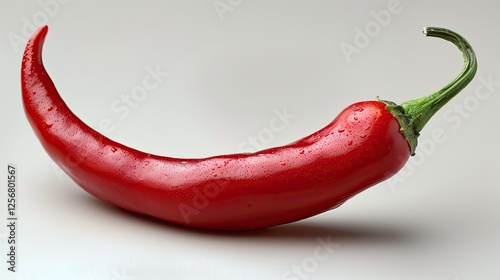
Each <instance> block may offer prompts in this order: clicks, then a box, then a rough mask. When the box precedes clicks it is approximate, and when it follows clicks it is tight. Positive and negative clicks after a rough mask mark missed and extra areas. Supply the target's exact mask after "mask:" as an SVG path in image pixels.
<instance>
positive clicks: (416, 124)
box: [381, 27, 477, 155]
mask: <svg viewBox="0 0 500 280" xmlns="http://www.w3.org/2000/svg"><path fill="white" fill-rule="evenodd" d="M423 33H424V35H426V36H430V37H438V38H442V39H445V40H447V41H450V42H452V43H453V44H455V45H456V46H457V47H458V49H459V50H460V51H461V52H462V54H463V57H464V65H463V67H462V70H461V71H460V73H459V74H458V75H457V76H456V77H455V79H454V80H453V81H451V82H450V83H449V84H447V85H446V86H444V87H443V88H441V89H439V90H438V91H436V92H434V93H432V94H430V95H428V96H425V97H422V98H418V99H414V100H410V101H406V102H403V103H401V105H397V104H395V103H393V102H390V101H383V100H381V101H382V102H385V103H386V104H387V109H388V110H389V111H390V112H391V113H392V114H393V115H394V117H395V118H396V119H397V120H398V121H399V123H400V125H401V132H402V133H403V135H404V136H405V138H406V140H407V141H408V144H409V145H410V150H411V155H415V149H416V147H417V138H418V136H419V134H420V131H422V129H423V127H424V126H425V124H426V123H427V122H428V121H429V120H430V119H431V117H432V116H433V115H434V114H435V113H436V112H437V111H438V110H439V109H441V107H443V106H444V105H445V104H446V103H448V101H450V100H451V99H452V98H453V97H455V95H457V94H458V93H459V92H460V91H461V90H462V89H463V88H465V86H467V84H469V83H470V82H471V81H472V79H473V78H474V75H475V74H476V71H477V61H476V55H475V53H474V50H473V49H472V47H471V46H470V44H469V43H468V42H467V40H465V39H464V38H463V37H462V36H460V35H459V34H457V33H455V32H453V31H451V30H448V29H445V28H439V27H425V28H424V30H423Z"/></svg>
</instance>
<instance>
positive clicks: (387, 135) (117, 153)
mask: <svg viewBox="0 0 500 280" xmlns="http://www.w3.org/2000/svg"><path fill="white" fill-rule="evenodd" d="M47 30H48V28H47V26H44V27H42V28H40V29H39V30H38V31H37V32H36V33H35V34H34V35H33V37H32V38H31V39H30V40H29V42H28V44H27V47H26V50H25V53H24V57H23V61H22V69H21V77H22V79H21V81H22V92H23V102H24V109H25V112H26V116H27V118H28V120H29V122H30V124H31V126H32V127H33V130H34V131H35V133H36V135H37V136H38V138H39V139H40V141H41V143H42V145H43V147H44V148H45V150H46V151H47V153H48V154H49V155H50V157H51V158H52V159H53V160H54V161H55V162H56V163H57V164H58V165H59V166H60V167H61V168H62V169H63V170H64V171H65V172H66V173H67V174H68V175H69V176H70V177H71V178H72V179H73V180H74V181H75V182H76V183H77V184H78V185H80V186H81V187H82V188H83V189H84V190H86V191H87V192H88V193H90V194H91V195H93V196H95V197H97V198H99V199H102V200H104V201H106V202H109V203H111V204H113V205H115V206H118V207H120V208H123V209H127V210H130V211H133V212H137V213H141V214H145V215H149V216H153V217H156V218H159V219H162V220H165V221H168V222H172V223H176V224H182V225H187V226H191V227H196V228H205V229H223V230H244V229H259V228H265V227H271V226H275V225H280V224H285V223H290V222H294V221H298V220H301V219H305V218H308V217H311V216H314V215H316V214H319V213H322V212H325V211H327V210H330V209H333V208H336V207H338V206H340V205H341V204H342V203H344V202H345V201H346V200H348V199H349V198H351V197H353V196H354V195H356V194H358V193H359V192H361V191H363V190H365V189H367V188H368V187H370V186H372V185H374V184H377V183H379V182H381V181H383V180H385V179H387V178H389V177H391V176H392V175H394V174H395V173H396V172H398V171H399V170H400V169H401V168H402V167H403V165H404V164H405V163H406V161H407V160H408V158H409V156H410V155H412V154H414V152H415V148H416V145H417V136H418V135H419V132H420V131H421V130H422V128H423V126H424V125H425V124H426V123H427V121H428V120H429V119H430V118H431V117H432V115H433V114H434V113H435V112H436V111H437V110H439V108H441V107H442V106H443V105H444V104H446V103H447V102H448V101H449V100H450V99H451V98H452V97H453V96H455V95H456V94H457V93H458V92H460V91H461V90H462V89H463V88H464V87H465V86H466V85H467V84H468V83H469V82H470V81H471V80H472V79H473V77H474V75H475V73H476V69H477V63H476V58H475V54H474V52H473V50H472V48H471V47H470V45H469V44H468V43H467V41H466V40H465V39H464V38H462V37H461V36H460V35H458V34H456V33H455V32H452V31H450V30H447V29H443V28H425V29H424V34H426V35H428V36H434V37H440V38H443V39H445V40H448V41H450V42H452V43H454V44H455V45H456V46H457V47H458V48H459V49H460V50H461V51H462V53H463V56H464V67H463V69H462V71H461V72H460V74H459V75H458V76H457V77H456V78H455V79H454V80H453V81H452V82H451V83H450V84H448V85H447V86H445V87H444V88H443V89H441V90H439V91H437V92H436V93H433V94H431V95H429V96H427V97H424V98H420V99H416V100H413V101H409V102H405V103H402V104H401V105H396V104H394V103H392V102H388V101H380V100H377V101H365V102H359V103H355V104H353V105H350V106H348V107H347V108H345V109H344V110H343V111H342V112H341V113H340V114H339V115H338V116H337V117H336V118H335V119H334V120H333V121H332V122H331V123H330V124H328V125H327V126H326V127H324V128H322V129H321V130H319V131H317V132H315V133H313V134H311V135H309V136H307V137H304V138H302V139H300V140H298V141H296V142H293V143H291V144H289V145H286V146H281V147H275V148H270V149H266V150H262V151H258V152H255V153H248V154H231V155H221V156H214V157H209V158H200V159H181V158H171V157H163V156H158V155H152V154H149V153H145V152H141V151H138V150H135V149H132V148H130V147H127V146H125V145H123V144H120V143H117V142H115V141H112V140H110V139H108V138H106V137H105V136H103V135H101V134H100V133H98V132H97V131H95V130H93V129H92V128H90V127H89V126H87V125H85V124H84V123H83V122H82V121H81V120H80V119H79V118H78V117H77V116H75V115H74V114H73V113H72V112H71V110H70V109H69V108H68V107H67V106H66V104H65V103H64V101H63V100H62V99H61V97H60V95H59V93H58V92H57V90H56V87H55V86H54V84H53V82H52V80H51V79H50V77H49V75H48V74H47V72H46V71H45V68H44V66H43V62H42V57H41V53H42V46H43V42H44V40H45V36H46V34H47Z"/></svg>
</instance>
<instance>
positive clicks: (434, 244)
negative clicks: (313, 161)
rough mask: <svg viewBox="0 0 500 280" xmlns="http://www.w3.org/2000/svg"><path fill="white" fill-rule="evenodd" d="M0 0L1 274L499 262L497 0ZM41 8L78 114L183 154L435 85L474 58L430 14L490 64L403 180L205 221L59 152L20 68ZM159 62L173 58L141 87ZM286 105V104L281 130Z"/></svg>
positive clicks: (408, 271)
mask: <svg viewBox="0 0 500 280" xmlns="http://www.w3.org/2000/svg"><path fill="white" fill-rule="evenodd" d="M0 3H1V7H0V38H1V39H0V94H1V100H0V106H1V108H0V114H1V115H0V130H1V138H0V141H1V142H0V143H1V145H0V153H1V162H0V165H1V168H0V170H3V171H2V172H3V174H2V175H1V176H0V178H2V179H0V180H3V181H4V182H2V183H1V184H0V186H3V187H1V188H0V201H1V202H0V213H1V214H0V225H2V226H0V278H1V279H105V280H126V279H127V280H130V279H134V280H136V279H370V280H375V279H408V280H409V279H427V280H430V279H439V280H465V279H500V269H499V268H498V260H499V259H500V240H499V236H500V203H499V201H500V188H499V187H500V186H499V183H498V181H499V180H498V178H499V177H498V173H499V171H500V164H499V160H498V157H499V155H500V152H499V149H498V139H499V136H500V135H499V132H498V121H499V112H498V108H499V106H500V96H499V93H500V67H499V65H500V55H499V50H500V46H499V39H498V38H499V32H498V26H500V19H498V9H499V8H500V5H499V4H498V3H499V2H497V1H492V0H491V1H486V0H484V1H451V0H450V1H416V0H415V1H410V0H400V1H396V0H391V1H389V0H377V1H319V0H318V1H293V0H288V1H269V0H268V1H249V0H220V1H213V0H203V1H200V0H199V1H180V0H178V1H117V0H114V1H95V0H92V1H83V0H65V1H63V0H60V1H59V2H58V1H56V0H40V1H6V0H2V1H1V2H0ZM387 13H389V14H390V17H385V18H384V17H382V15H387ZM377 15H378V16H377ZM377 17H378V18H377ZM43 24H48V25H49V33H48V35H47V38H46V43H45V47H44V54H43V56H44V62H45V66H46V68H47V71H48V72H49V73H50V75H51V77H52V78H53V80H54V82H55V84H56V86H57V87H58V89H59V91H60V93H61V95H62V97H63V98H64V100H65V101H66V102H67V104H68V106H69V107H70V108H71V109H72V110H73V111H74V113H75V114H76V115H78V116H79V117H80V118H81V119H82V120H83V121H84V122H86V123H87V124H89V125H90V126H92V127H93V128H95V129H97V130H99V131H101V132H103V133H104V134H105V135H106V136H108V137H110V138H112V139H114V140H117V141H119V142H122V143H124V144H126V145H128V146H131V147H134V148H137V149H140V150H143V151H147V152H150V153H155V154H160V155H168V156H175V157H205V156H210V155H216V154H224V153H235V152H239V151H241V149H242V148H245V149H247V150H248V149H249V148H252V149H258V148H264V147H272V146H277V145H283V144H287V143H289V142H292V141H295V140H296V139H299V138H301V137H303V136H306V135H308V134H310V133H312V132H314V131H316V130H318V129H320V128H321V127H323V126H324V125H326V124H327V123H329V122H330V121H331V120H333V118H334V117H335V116H336V115H337V113H338V112H339V111H340V110H342V109H343V108H344V107H346V106H347V105H349V104H351V103H354V102H357V101H361V100H372V99H374V98H375V97H376V96H380V97H381V98H383V99H389V100H392V101H395V102H398V103H400V102H403V101H406V100H409V99H413V98H417V97H420V96H424V95H427V94H429V93H431V92H433V91H435V90H437V89H439V88H440V87H441V86H443V85H445V84H446V83H448V82H449V81H451V79H453V78H454V76H455V75H456V74H457V73H458V72H459V71H460V69H461V67H462V56H461V54H460V52H459V51H458V50H457V49H456V47H455V46H454V45H453V44H451V43H449V42H446V41H444V40H442V39H437V38H426V37H424V36H423V35H422V33H421V30H422V28H423V27H424V26H441V27H446V28H450V29H453V30H455V31H457V32H458V33H460V34H462V35H463V36H464V37H466V38H467V39H468V41H469V42H470V43H471V45H472V46H473V47H474V49H475V51H476V53H477V56H478V61H479V69H478V72H477V75H476V79H475V80H473V81H472V82H471V84H470V85H469V86H468V87H467V88H466V89H465V90H464V91H463V92H462V93H461V94H460V95H459V96H457V97H456V98H455V99H453V100H452V101H451V102H450V103H449V104H448V105H446V106H445V107H444V108H443V109H442V110H441V111H440V112H439V113H438V114H436V115H435V116H434V118H433V119H432V120H431V121H430V122H429V123H428V124H427V126H426V128H424V130H423V131H422V134H421V136H420V141H421V147H420V149H419V150H417V156H415V157H413V158H412V159H411V160H410V161H409V162H408V164H407V165H406V166H405V168H403V170H402V171H401V172H400V173H399V174H398V175H396V177H394V178H393V179H391V180H389V181H386V182H383V183H381V184H379V185H377V186H375V187H373V188H370V189H369V190H367V191H365V192H363V193H362V194H360V195H358V196H356V197H355V198H353V199H352V200H350V201H349V202H347V203H346V204H344V205H343V206H342V207H340V208H338V209H336V210H334V211H330V212H327V213H324V214H322V215H319V216H316V217H312V218H310V219H307V220H304V221H300V222H297V223H293V224H290V225H285V226H279V227H275V228H271V229H267V230H262V231H252V232H207V231H200V230H191V229H188V228H184V227H179V226H174V225H170V224H167V223H164V222H161V221H157V220H153V219H150V218H147V217H143V216H138V215H134V214H130V213H127V212H124V211H122V210H119V209H116V208H115V207H113V206H110V205H108V204H106V203H104V202H101V201H99V200H97V199H95V198H93V197H91V196H90V195H88V194H86V193H85V192H84V191H83V190H81V189H80V188H79V187H78V186H77V185H76V184H75V183H73V182H72V181H71V180H70V179H69V178H68V177H67V176H66V175H64V174H63V173H62V172H61V171H60V170H59V169H58V168H57V167H56V166H55V165H54V164H53V163H52V161H51V160H50V159H49V157H48V156H47V155H46V153H45V151H44V150H43V149H42V147H41V145H40V144H39V142H38V140H37V139H36V137H35V135H34V133H33V132H32V130H31V128H30V126H29V124H28V122H27V120H26V118H25V116H24V112H23V108H22V103H21V91H20V79H19V76H20V65H21V57H22V51H23V49H24V44H25V43H26V41H27V36H30V35H31V33H33V32H34V28H37V27H38V26H40V25H43ZM361 33H363V34H365V35H362V34H361ZM363 36H367V37H365V38H363ZM363 39H364V40H363ZM347 45H350V46H352V48H356V52H354V53H350V54H349V53H345V52H344V51H343V50H342V48H341V46H344V47H345V46H347ZM148 69H157V70H159V71H160V72H162V75H163V76H161V77H160V78H159V79H158V83H157V85H156V87H155V88H154V89H152V90H149V91H148V92H147V95H146V96H142V97H141V98H139V100H133V99H132V101H133V102H132V103H130V104H132V105H126V103H124V102H123V101H122V100H123V98H126V97H127V96H128V97H129V98H132V97H133V96H132V97H131V93H132V91H133V89H134V88H136V87H137V86H141V85H142V80H143V79H144V78H145V77H146V76H147V75H150V74H149V72H148ZM167 72H168V77H166V76H167V75H166V74H165V73H167ZM123 96H125V97H123ZM124 106H125V107H124ZM132 107H134V108H132ZM125 110H127V113H125ZM276 111H278V112H283V111H286V113H287V114H289V115H290V118H289V119H287V121H286V122H285V123H283V129H280V130H279V131H272V130H270V126H269V123H270V121H271V120H273V118H276V117H277V115H276ZM106 119H108V120H109V121H111V122H112V127H111V128H112V129H108V130H106V131H104V129H103V128H102V126H101V125H100V123H101V122H102V121H103V120H106ZM269 131H271V132H272V133H271V134H270V133H269ZM436 131H437V132H436ZM434 133H441V134H443V136H442V137H441V138H439V139H434V138H432V135H433V134H434ZM249 137H255V138H256V139H257V144H258V146H255V145H254V146H252V145H250V144H248V143H249ZM422 143H426V144H425V145H424V144H422ZM9 163H12V164H15V165H16V166H17V169H18V175H19V177H18V178H19V181H18V187H17V196H18V204H17V216H18V218H19V220H18V221H17V223H18V228H17V230H18V231H17V235H16V237H17V242H18V251H17V258H18V259H17V260H18V262H17V264H16V269H17V272H16V273H12V272H9V271H7V267H8V265H7V262H6V261H7V256H6V254H7V248H8V244H7V240H8V236H9V233H8V231H7V227H6V225H7V205H6V204H7V190H6V185H7V182H6V181H7V179H6V176H7V172H6V169H7V165H8V164H9ZM4 224H5V225H4ZM322 244H323V245H322ZM325 244H327V245H325ZM318 252H320V253H321V255H318Z"/></svg>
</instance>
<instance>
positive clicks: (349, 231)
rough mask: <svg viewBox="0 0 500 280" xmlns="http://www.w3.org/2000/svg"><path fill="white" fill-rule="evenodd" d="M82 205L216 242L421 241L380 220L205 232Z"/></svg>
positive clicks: (93, 203)
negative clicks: (324, 238) (325, 239)
mask: <svg viewBox="0 0 500 280" xmlns="http://www.w3.org/2000/svg"><path fill="white" fill-rule="evenodd" d="M78 200H79V203H85V204H88V205H87V207H92V208H99V211H104V212H107V214H109V215H111V216H114V215H118V216H120V217H126V219H127V220H130V221H131V222H133V223H136V224H138V226H141V227H150V228H151V229H152V230H158V231H168V232H169V234H170V233H172V232H174V233H179V234H182V235H183V236H192V237H193V238H210V239H212V240H214V241H216V240H219V239H220V240H224V241H228V240H230V241H231V240H233V241H238V242H245V243H248V242H250V243H252V242H256V243H259V244H262V243H263V242H267V241H269V242H272V243H273V244H276V243H281V242H283V243H290V242H299V243H300V242H301V241H304V242H310V241H311V240H315V239H316V238H318V237H328V238H330V239H331V240H332V241H333V242H337V243H342V244H349V243H352V244H357V245H359V244H386V245H402V246H404V245H407V244H409V243H414V242H415V241H416V240H417V239H420V238H422V234H421V233H419V232H418V231H415V229H414V228H411V229H409V228H405V225H394V224H391V225H390V226H387V225H385V226H384V225H381V224H380V221H373V222H372V221H369V222H366V221H359V220H353V221H346V220H345V219H344V220H335V219H333V220H332V221H331V222H329V223H328V224H326V223H325V221H324V219H314V217H311V218H309V219H305V220H302V221H297V222H294V223H290V224H285V225H280V226H275V227H271V228H266V229H260V230H245V231H227V230H205V229H196V228H190V227H186V226H182V225H177V224H173V223H168V222H165V221H162V220H159V219H156V218H153V217H150V216H146V215H142V214H137V213H134V212H130V211H127V210H124V209H121V208H118V207H116V206H113V205H111V204H108V203H106V202H103V201H101V200H98V199H96V198H94V197H91V196H89V195H78Z"/></svg>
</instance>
